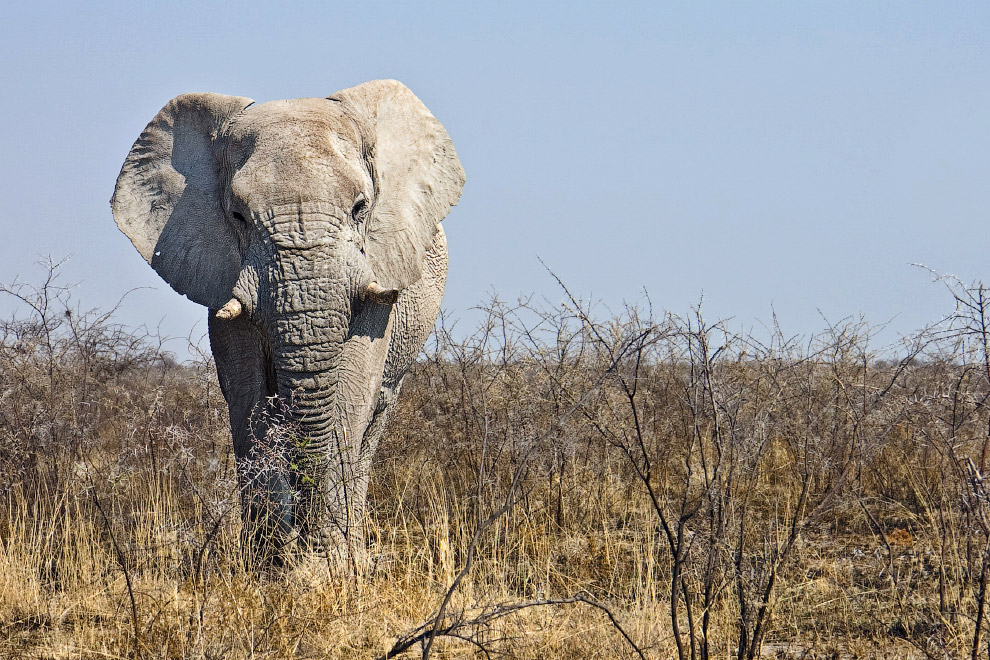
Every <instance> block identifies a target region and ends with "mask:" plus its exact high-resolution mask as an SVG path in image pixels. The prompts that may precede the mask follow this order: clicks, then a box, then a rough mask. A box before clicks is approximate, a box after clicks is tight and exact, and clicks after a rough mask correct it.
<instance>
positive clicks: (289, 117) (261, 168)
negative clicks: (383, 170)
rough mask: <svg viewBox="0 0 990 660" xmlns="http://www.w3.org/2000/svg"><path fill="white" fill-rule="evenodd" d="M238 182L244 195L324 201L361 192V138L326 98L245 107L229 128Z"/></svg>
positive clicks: (362, 172) (364, 173) (353, 126)
mask: <svg viewBox="0 0 990 660" xmlns="http://www.w3.org/2000/svg"><path fill="white" fill-rule="evenodd" d="M230 144H231V145H232V146H231V148H232V149H233V150H234V151H235V152H236V153H234V154H232V156H233V157H234V158H233V159H234V160H235V162H237V161H239V163H240V167H238V170H239V172H238V173H239V174H240V176H239V177H238V178H239V179H240V181H239V184H240V185H241V186H242V187H244V188H246V189H247V190H248V191H251V192H255V193H261V194H273V193H275V194H277V193H278V192H279V191H282V190H284V191H285V192H286V194H288V195H290V196H291V197H293V198H303V199H306V198H313V199H321V198H322V199H325V198H326V197H327V195H328V194H329V193H333V192H334V190H327V186H328V185H331V186H332V187H333V188H334V189H335V190H336V191H337V192H339V193H340V194H341V195H342V196H343V197H345V198H351V197H353V196H355V195H356V194H357V193H358V192H360V191H361V189H362V188H364V184H365V183H366V182H365V181H364V179H365V178H368V176H367V173H366V172H365V171H364V168H363V167H362V164H363V161H362V158H361V138H360V134H359V132H358V129H357V127H356V126H355V124H354V122H353V121H351V120H350V119H348V118H347V117H346V116H344V115H342V114H341V113H339V112H338V111H337V110H336V109H335V107H334V105H333V104H331V103H330V102H328V101H327V100H326V99H294V100H291V101H271V102H269V103H263V104H261V105H258V106H252V107H251V108H248V110H246V111H245V112H244V113H243V114H242V115H241V116H240V117H239V118H238V119H237V121H236V122H235V123H234V124H233V125H232V127H231V129H230Z"/></svg>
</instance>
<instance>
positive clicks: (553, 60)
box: [0, 0, 990, 350]
mask: <svg viewBox="0 0 990 660" xmlns="http://www.w3.org/2000/svg"><path fill="white" fill-rule="evenodd" d="M0 62H2V63H3V64H0V89H2V90H3V98H4V103H2V104H0V199H2V201H3V212H4V219H3V226H4V227H5V228H7V232H6V234H5V236H4V239H3V240H2V241H0V281H3V282H10V281H11V280H12V279H13V278H14V277H15V276H18V275H20V276H22V277H24V278H27V279H31V278H35V277H37V274H38V270H37V269H36V268H34V267H32V262H34V261H35V260H36V259H37V257H38V255H42V254H51V255H53V256H55V257H60V256H63V255H66V254H70V253H71V254H72V255H73V257H72V259H71V261H70V262H69V264H68V265H67V267H66V270H65V273H66V277H67V278H68V279H69V280H72V281H79V282H81V286H80V287H79V289H78V296H79V297H80V298H81V300H82V301H83V303H84V304H86V305H88V306H101V307H105V306H107V305H108V304H110V303H112V302H113V301H114V300H116V299H117V298H119V297H120V296H121V295H122V294H123V293H124V292H125V291H126V290H128V289H131V288H133V287H135V286H150V287H153V289H152V290H141V291H138V292H135V293H133V294H131V295H130V297H129V298H128V299H127V301H126V302H125V304H124V306H123V307H122V309H121V312H120V316H119V318H120V319H121V320H122V321H124V322H126V323H129V324H138V323H140V322H147V323H148V324H150V325H152V326H154V325H158V324H159V323H161V327H162V328H163V330H164V331H165V332H167V333H168V334H171V335H185V334H186V333H188V332H189V330H190V328H192V327H193V326H194V324H196V323H198V324H199V325H198V332H199V333H202V332H204V331H205V324H204V323H203V318H204V317H205V311H203V310H202V309H201V308H199V307H198V306H197V305H195V304H194V303H191V302H189V301H188V300H185V299H184V298H182V297H180V296H179V295H178V294H175V293H174V292H173V291H171V290H170V289H169V288H168V286H167V285H165V284H164V283H163V282H161V281H160V280H159V279H158V278H157V276H156V275H155V274H154V273H153V271H152V270H151V269H150V268H149V267H148V266H147V265H145V264H144V262H143V261H142V260H141V258H140V257H139V256H138V254H137V252H136V251H135V250H134V249H133V248H132V247H131V246H130V244H129V242H128V241H127V239H126V238H125V237H124V236H123V235H122V234H120V233H119V232H118V231H117V229H116V227H115V225H114V224H113V220H112V217H111V215H110V209H109V204H108V200H109V198H110V194H111V192H112V190H113V184H114V180H115V178H116V176H117V173H118V171H119V168H120V165H121V162H122V161H123V158H124V156H125V155H126V153H127V151H128V149H129V148H130V146H131V143H132V142H133V140H134V139H135V138H136V137H137V135H138V133H139V132H140V131H141V129H142V128H143V127H144V125H145V124H146V123H147V122H148V120H149V119H151V117H153V116H154V115H155V113H156V112H157V111H158V109H159V108H160V107H161V106H162V105H164V104H165V102H167V101H168V100H169V99H170V98H172V97H173V96H175V95H177V94H180V93H184V92H192V91H214V92H222V93H227V94H237V95H243V96H250V97H252V98H254V99H256V100H258V101H266V100H271V99H276V98H291V97H297V96H325V95H327V94H329V93H331V92H333V91H335V90H337V89H340V88H344V87H348V86H350V85H354V84H357V83H360V82H363V81H365V80H369V79H374V78H397V79H399V80H402V81H403V82H405V83H406V84H407V85H408V86H409V87H410V88H411V89H412V90H413V91H414V92H415V93H416V94H417V95H418V96H419V97H420V98H421V99H423V101H424V102H425V103H426V104H427V105H428V106H429V107H430V108H431V110H433V112H434V114H435V115H436V116H437V117H438V118H439V119H440V120H441V121H442V122H443V123H444V124H445V125H446V126H447V128H448V131H449V132H450V134H451V136H452V137H453V140H454V143H455V145H456V146H457V149H458V152H459V154H460V156H461V160H462V163H463V165H464V169H465V171H466V172H467V177H468V183H467V186H466V187H465V189H464V194H463V197H462V199H461V204H460V205H459V206H458V207H457V208H456V209H454V211H453V212H452V214H451V215H450V216H449V217H448V219H447V220H446V221H445V228H446V229H447V233H448V237H449V244H450V253H451V269H450V276H449V280H448V289H447V297H446V308H447V309H448V311H449V312H450V313H451V314H452V315H453V316H455V317H457V316H465V315H466V314H467V310H468V309H469V308H470V307H471V306H472V305H474V304H476V303H478V302H480V301H481V300H482V299H483V298H484V297H485V296H486V295H487V293H488V292H491V291H495V292H497V293H498V294H499V295H500V296H502V297H503V298H506V299H509V300H512V299H514V298H515V297H516V296H518V295H519V294H523V293H530V292H533V293H536V294H537V295H540V296H546V297H548V298H549V299H550V300H552V301H556V300H559V299H560V298H561V294H560V291H559V290H558V289H557V287H556V284H555V282H554V281H553V279H552V278H551V277H550V276H549V275H548V274H547V273H546V272H545V270H544V269H543V266H541V265H540V262H539V260H538V257H539V258H542V259H543V260H544V261H545V262H546V263H547V264H548V265H549V266H551V267H552V268H553V269H554V270H555V271H556V273H557V274H558V275H559V276H560V277H561V278H562V279H563V280H564V281H565V282H566V283H567V284H568V285H569V286H570V287H571V288H572V289H573V290H574V291H575V292H577V293H579V294H581V295H585V296H594V297H596V298H599V299H601V300H603V301H604V302H605V303H607V304H608V305H611V306H614V307H619V306H620V305H621V303H622V301H623V300H633V301H634V300H637V299H639V297H640V295H641V291H642V290H643V288H644V287H645V288H646V289H647V290H648V291H649V293H650V296H651V298H652V300H653V303H654V306H655V308H660V309H669V310H672V311H675V312H685V311H687V310H688V309H689V308H690V306H691V305H692V304H693V303H695V302H696V301H697V300H698V298H699V296H700V295H701V294H702V293H704V295H705V301H706V302H705V305H706V310H707V313H708V315H709V316H721V317H729V316H731V317H734V318H735V319H736V323H738V324H739V325H740V326H747V327H748V326H751V325H758V324H759V323H760V322H764V321H766V320H767V319H768V318H769V317H770V313H771V306H772V307H773V309H775V310H776V312H777V314H778V316H779V318H780V321H781V323H782V324H783V326H784V328H785V330H787V331H788V332H790V333H808V332H811V331H814V330H816V329H819V328H821V327H822V325H823V321H822V319H821V316H820V315H819V310H820V311H821V312H822V313H824V314H825V315H826V316H827V317H828V318H829V319H832V320H838V319H841V318H843V317H846V316H850V315H853V316H855V315H859V314H861V313H862V314H865V315H866V317H867V318H868V319H870V320H872V321H875V322H877V323H880V322H885V321H887V320H890V319H892V318H893V319H894V321H893V324H892V326H891V327H892V331H893V332H894V333H895V336H896V333H898V332H900V333H906V332H909V331H911V330H914V329H917V328H919V327H920V326H922V325H924V324H925V323H927V322H929V321H932V320H934V319H936V318H938V317H939V316H940V315H942V314H944V313H946V312H947V311H949V310H950V307H951V306H950V304H949V303H950V301H949V300H948V299H947V297H946V295H945V293H944V292H943V290H942V289H941V288H940V287H938V286H936V285H933V284H931V283H930V281H929V280H930V278H929V276H928V275H927V274H926V273H924V272H923V271H920V270H919V269H917V268H914V267H912V266H910V265H909V264H910V263H912V262H922V263H925V264H927V265H928V266H930V267H932V268H935V269H938V270H940V271H949V272H953V273H956V274H957V275H959V276H961V277H962V278H963V279H964V280H972V279H978V278H983V279H990V275H988V273H990V258H988V250H987V248H988V244H990V240H988V239H990V237H988V230H987V229H988V227H990V222H988V219H990V218H988V215H990V185H988V184H990V4H988V3H985V2H952V3H909V2H862V1H857V2H827V3H807V2H774V3H770V2H760V3H741V2H724V3H712V2H705V3H683V2H677V3H673V2H669V3H660V2H643V3H608V4H606V3H601V4H597V3H594V4H593V3H583V2H559V3H530V2H518V3H517V2H498V3H485V4H480V3H477V4H476V3H470V2H463V1H462V2H446V3H426V2H410V3H375V2H349V3H339V4H338V3H331V2H301V3H291V2H284V3H278V4H277V5H276V3H271V4H262V3H240V4H233V3H229V4H227V3H224V4H221V3H210V2H203V1H199V0H197V1H195V2H171V3H169V2H160V3H134V2H121V3H111V2H91V3H85V4H82V3H79V4H72V3H62V4H54V3H43V2H41V3H38V2H36V3H26V2H23V3H16V4H14V5H11V6H9V7H7V8H5V10H4V20H3V24H2V25H0ZM0 304H2V303H0ZM3 309H6V307H4V308H3ZM173 348H174V349H176V350H179V349H180V347H179V346H173Z"/></svg>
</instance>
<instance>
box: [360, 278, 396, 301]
mask: <svg viewBox="0 0 990 660" xmlns="http://www.w3.org/2000/svg"><path fill="white" fill-rule="evenodd" d="M361 299H362V300H364V299H368V300H371V301H372V302H376V303H379V304H381V305H394V304H395V301H396V300H398V299H399V290H398V289H385V288H382V286H381V285H380V284H378V282H372V283H370V284H368V285H367V286H366V287H364V288H363V289H362V290H361Z"/></svg>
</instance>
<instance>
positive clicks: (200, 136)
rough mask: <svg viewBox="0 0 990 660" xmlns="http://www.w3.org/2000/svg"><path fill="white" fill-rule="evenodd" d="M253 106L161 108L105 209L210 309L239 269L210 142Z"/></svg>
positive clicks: (204, 103)
mask: <svg viewBox="0 0 990 660" xmlns="http://www.w3.org/2000/svg"><path fill="white" fill-rule="evenodd" d="M251 103H253V101H252V100H251V99H248V98H243V97H240V96H226V95H223V94H183V95H182V96H177V97H175V98H174V99H172V100H171V101H169V102H168V104H166V106H165V107H164V108H162V109H161V111H160V112H159V113H158V114H157V115H156V116H155V118H154V119H152V120H151V123H149V124H148V126H147V127H146V128H145V129H144V132H142V133H141V135H140V137H138V139H137V141H136V142H135V143H134V146H133V147H131V151H130V153H129V154H127V158H126V159H125V160H124V166H123V167H122V168H121V170H120V176H118V177H117V187H116V188H115V189H114V193H113V198H112V199H111V200H110V206H111V208H112V209H113V217H114V220H116V222H117V226H118V227H120V230H121V231H122V232H124V234H126V235H127V237H128V238H129V239H131V243H133V244H134V247H136V248H137V250H138V252H140V253H141V256H142V257H144V259H145V261H147V262H148V263H149V264H151V267H152V268H154V269H155V271H157V272H158V274H159V275H161V276H162V279H164V280H165V281H166V282H168V283H169V284H170V285H171V286H172V288H173V289H175V290H176V291H178V292H179V293H184V294H185V295H186V296H188V297H189V299H190V300H193V301H194V302H197V303H199V304H201V305H206V306H207V307H210V308H212V309H217V308H219V307H221V306H223V304H224V303H225V302H226V301H227V300H228V299H229V298H230V291H231V289H232V288H233V286H234V283H235V281H236V279H237V274H238V271H239V270H240V266H241V255H240V248H239V245H238V239H237V234H236V233H235V231H234V229H233V228H232V227H231V226H230V223H229V222H227V220H226V219H225V217H224V212H223V206H222V203H221V188H220V186H221V182H220V168H219V162H218V159H217V154H216V149H215V143H216V140H217V137H218V135H219V134H220V133H221V131H222V130H223V127H224V126H225V124H227V122H228V121H229V120H230V118H231V117H233V116H234V115H236V114H237V113H239V112H241V111H242V110H243V109H244V108H246V107H247V106H249V105H250V104H251Z"/></svg>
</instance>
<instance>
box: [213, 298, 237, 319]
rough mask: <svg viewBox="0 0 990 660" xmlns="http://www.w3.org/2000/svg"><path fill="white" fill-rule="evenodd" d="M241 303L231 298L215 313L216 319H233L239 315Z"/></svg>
mask: <svg viewBox="0 0 990 660" xmlns="http://www.w3.org/2000/svg"><path fill="white" fill-rule="evenodd" d="M241 309H242V308H241V301H240V300H238V299H237V298H231V299H230V300H228V301H227V304H226V305H224V306H223V307H221V308H220V311H218V312H217V318H218V319H223V320H225V321H229V320H230V319H235V318H237V317H238V316H240V315H241Z"/></svg>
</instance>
